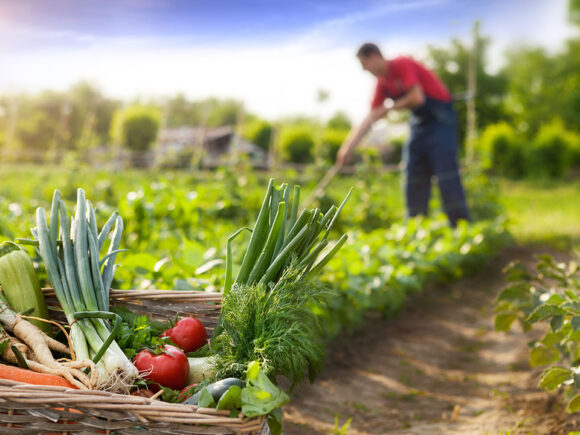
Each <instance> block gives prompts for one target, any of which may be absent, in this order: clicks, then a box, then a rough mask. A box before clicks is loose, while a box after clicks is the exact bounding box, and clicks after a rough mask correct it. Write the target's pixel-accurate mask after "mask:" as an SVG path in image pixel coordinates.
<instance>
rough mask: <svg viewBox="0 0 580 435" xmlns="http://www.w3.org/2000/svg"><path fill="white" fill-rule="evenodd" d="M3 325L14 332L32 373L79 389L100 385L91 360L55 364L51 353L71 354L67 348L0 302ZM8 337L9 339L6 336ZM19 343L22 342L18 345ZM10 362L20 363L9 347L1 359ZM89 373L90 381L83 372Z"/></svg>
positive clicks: (0, 321) (12, 341)
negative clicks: (60, 379)
mask: <svg viewBox="0 0 580 435" xmlns="http://www.w3.org/2000/svg"><path fill="white" fill-rule="evenodd" d="M0 323H1V324H2V325H4V327H5V328H6V329H7V330H9V331H12V333H13V334H14V336H15V338H14V337H9V339H10V342H11V344H15V346H16V348H17V349H18V350H19V351H20V353H21V354H22V356H23V358H24V362H25V363H26V365H27V366H28V367H29V368H30V369H31V370H33V371H35V372H38V373H45V374H51V375H58V376H62V377H63V378H65V379H66V380H67V381H68V382H69V383H70V384H72V385H74V386H75V387H76V388H79V389H83V390H86V389H92V388H94V387H95V385H96V383H97V369H96V365H95V364H94V363H93V362H92V361H91V360H82V361H65V362H62V361H61V362H59V361H56V360H55V359H54V358H53V356H52V352H51V350H55V351H58V352H61V353H65V354H70V350H69V348H68V347H67V346H65V345H64V344H62V343H60V342H58V341H56V340H54V339H53V338H50V337H49V336H48V335H46V334H45V333H44V332H43V331H42V330H41V329H40V328H38V327H37V326H35V325H33V324H32V323H30V322H28V321H27V320H24V319H23V318H22V317H20V316H19V315H18V314H16V313H15V312H13V311H12V310H11V309H10V308H9V307H8V305H7V304H6V302H5V301H3V300H2V299H1V298H0ZM6 337H8V336H7V335H6ZM17 339H19V340H21V342H18V341H17ZM2 356H3V357H4V358H5V359H6V360H7V361H8V362H11V363H14V364H18V359H17V357H16V355H15V354H14V352H13V351H12V349H11V347H7V348H6V349H5V350H4V352H3V355H2ZM84 369H90V371H91V376H90V377H89V376H88V375H87V374H86V373H85V372H84V371H83V370H84Z"/></svg>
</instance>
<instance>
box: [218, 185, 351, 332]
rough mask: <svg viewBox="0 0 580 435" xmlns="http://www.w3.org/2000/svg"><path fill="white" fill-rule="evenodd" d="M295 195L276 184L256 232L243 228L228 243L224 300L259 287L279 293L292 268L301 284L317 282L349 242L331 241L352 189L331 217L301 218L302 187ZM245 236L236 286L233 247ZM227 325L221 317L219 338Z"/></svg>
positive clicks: (309, 214) (306, 214) (315, 213)
mask: <svg viewBox="0 0 580 435" xmlns="http://www.w3.org/2000/svg"><path fill="white" fill-rule="evenodd" d="M290 190H291V189H290V186H288V184H286V183H282V184H281V185H278V186H276V185H275V184H274V179H270V181H269V183H268V187H267V190H266V196H265V197H264V200H263V202H262V206H261V208H260V211H259V213H258V217H257V218H256V223H255V224H254V227H253V228H252V229H249V228H242V229H240V230H238V231H236V232H235V233H234V234H233V235H232V236H231V237H230V238H229V239H228V241H227V246H226V277H225V285H224V295H227V294H228V293H229V292H230V290H231V289H232V286H245V287H251V286H254V285H259V286H264V287H265V288H266V289H268V291H276V285H277V284H278V283H279V282H280V278H281V277H282V276H283V275H284V273H285V272H286V271H287V270H288V269H289V267H290V266H292V267H293V269H295V270H297V271H298V275H299V279H300V280H312V279H314V278H315V277H316V276H317V275H318V274H319V273H320V272H321V271H322V269H323V267H324V266H325V265H326V264H327V263H328V262H329V261H330V259H331V258H332V257H333V256H334V255H335V254H336V253H337V252H338V250H339V249H340V248H341V247H342V246H343V245H344V243H345V242H346V240H347V235H346V234H342V235H341V236H340V237H339V239H338V240H337V241H336V242H334V243H332V244H330V242H329V236H330V234H331V231H332V229H333V228H334V225H335V223H336V220H337V218H338V216H339V214H340V212H341V211H342V209H343V207H344V205H345V204H346V202H347V200H348V198H349V197H350V195H351V192H352V189H350V190H349V192H348V193H347V195H346V197H345V198H344V200H343V201H342V203H341V204H340V205H339V206H338V207H337V206H336V205H333V206H332V207H331V208H330V209H328V210H327V211H326V212H325V213H322V211H321V210H320V209H318V208H317V209H312V210H309V209H305V210H302V212H301V213H300V214H298V209H299V201H300V186H298V185H296V186H294V188H293V189H292V191H293V193H292V195H290ZM243 230H249V231H251V233H252V235H251V236H250V241H249V243H248V247H247V248H246V251H245V253H244V256H243V259H242V264H241V266H240V270H239V272H238V274H237V276H236V278H235V280H234V278H233V272H232V270H233V258H232V257H233V255H232V242H233V240H234V239H235V238H236V237H237V236H238V235H239V234H240V233H241V232H242V231H243ZM222 321H223V319H222V316H220V319H219V320H218V326H217V328H216V333H215V334H214V336H217V335H218V334H219V333H220V332H221V329H222Z"/></svg>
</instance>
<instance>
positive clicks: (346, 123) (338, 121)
mask: <svg viewBox="0 0 580 435" xmlns="http://www.w3.org/2000/svg"><path fill="white" fill-rule="evenodd" d="M326 126H327V127H328V128H332V129H337V130H350V128H351V127H352V122H351V120H350V118H349V117H348V115H347V114H346V113H344V112H336V113H335V114H334V115H333V116H332V118H330V119H329V120H328V122H327V123H326Z"/></svg>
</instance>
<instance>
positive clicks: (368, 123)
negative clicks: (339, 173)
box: [336, 106, 389, 166]
mask: <svg viewBox="0 0 580 435" xmlns="http://www.w3.org/2000/svg"><path fill="white" fill-rule="evenodd" d="M388 111H389V108H388V107H384V106H381V107H376V108H374V109H372V110H371V111H370V112H369V114H368V115H367V116H366V117H365V119H364V120H363V122H362V123H361V124H360V125H359V126H358V127H355V128H353V129H352V130H351V131H350V133H349V134H348V136H347V137H346V139H345V140H344V142H343V143H342V145H341V146H340V149H339V150H338V154H337V155H336V164H337V165H339V166H343V165H344V164H345V163H348V161H349V160H350V158H351V157H352V153H353V152H354V149H355V148H356V146H357V145H358V144H359V143H360V141H361V140H362V138H363V137H364V136H365V134H367V132H368V131H369V130H370V128H371V127H372V125H373V124H374V123H375V121H377V120H379V119H381V118H383V117H384V116H385V115H386V114H387V112H388Z"/></svg>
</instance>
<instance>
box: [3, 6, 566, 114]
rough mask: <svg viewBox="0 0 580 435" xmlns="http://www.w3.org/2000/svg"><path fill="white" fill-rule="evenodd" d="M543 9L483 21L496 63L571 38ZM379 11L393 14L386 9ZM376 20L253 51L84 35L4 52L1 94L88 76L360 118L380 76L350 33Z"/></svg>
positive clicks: (414, 50)
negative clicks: (521, 48)
mask: <svg viewBox="0 0 580 435" xmlns="http://www.w3.org/2000/svg"><path fill="white" fill-rule="evenodd" d="M435 3H438V2H437V1H426V2H425V1H417V2H413V3H410V5H411V6H412V5H415V6H417V5H423V6H424V5H427V4H429V5H433V4H435ZM545 3H546V6H543V5H540V6H537V7H535V8H528V9H525V10H523V9H521V8H519V9H518V11H519V12H518V17H517V20H514V19H513V18H510V16H508V12H510V8H509V7H507V6H506V11H503V12H502V11H498V13H497V14H494V15H493V17H490V18H488V19H487V20H484V22H483V25H482V33H483V34H493V35H494V41H495V42H494V44H493V45H492V51H491V53H490V54H491V61H492V63H494V65H497V64H499V62H500V59H502V56H503V54H502V50H503V49H505V47H506V46H507V44H508V43H510V42H511V41H513V40H514V39H518V38H524V39H526V40H528V41H530V42H531V43H534V44H542V45H545V46H549V47H557V46H558V44H560V43H561V41H562V40H563V39H564V38H565V37H566V36H568V34H569V31H570V29H569V26H565V25H564V15H563V14H564V8H563V5H564V4H565V3H566V2H565V0H558V1H557V2H545ZM536 5H537V4H536ZM408 7H410V6H408ZM378 11H379V12H381V11H382V13H384V14H386V13H388V12H389V10H388V8H387V9H384V10H382V9H380V10H378ZM375 12H376V11H375ZM511 12H513V11H511ZM511 12H510V13H511ZM370 16H371V15H365V12H361V13H360V14H357V15H355V16H350V17H345V18H344V19H343V20H342V21H341V22H342V23H343V24H344V25H343V26H342V27H341V28H340V29H338V28H336V27H332V26H330V24H329V22H327V23H322V24H321V25H320V26H318V27H314V28H311V29H309V30H308V31H306V32H304V33H302V34H299V35H295V36H294V37H292V38H289V39H288V40H286V41H282V42H280V41H265V42H264V43H262V44H260V45H259V46H253V47H252V46H247V45H245V44H244V41H239V43H237V44H236V45H235V46H232V45H223V44H222V45H215V44H209V45H208V44H202V43H199V42H198V43H196V44H189V45H188V44H185V43H184V41H179V40H174V41H168V40H159V39H151V40H144V39H135V38H122V39H103V38H100V39H94V38H90V37H89V36H90V35H78V36H79V38H80V39H81V40H83V39H85V42H86V40H87V39H89V42H88V43H85V44H83V47H82V48H81V47H80V46H79V48H74V49H73V48H68V49H60V50H56V49H51V50H50V51H46V52H42V51H40V52H39V51H38V50H37V51H35V52H33V54H31V52H28V51H22V52H16V53H14V52H13V51H10V52H9V51H7V50H4V51H2V50H1V49H0V62H1V63H2V65H3V66H4V68H3V72H2V75H0V93H3V92H6V91H11V92H14V91H31V92H34V91H38V90H40V89H46V88H51V89H60V90H64V89H67V88H68V87H69V86H70V85H71V84H72V83H74V82H75V81H78V80H80V79H88V80H90V81H93V82H95V83H96V84H98V85H100V87H101V88H102V90H103V92H105V94H107V95H111V96H114V97H120V98H126V99H130V98H134V97H136V96H141V97H144V98H147V97H151V96H168V95H174V94H176V93H178V92H184V93H185V95H187V96H188V97H189V98H191V99H200V98H205V97H208V96H217V97H221V98H236V99H239V100H242V101H244V102H245V104H246V107H247V109H248V110H249V111H251V112H253V113H257V114H259V115H260V116H263V117H267V118H270V119H273V118H277V117H280V116H288V115H292V114H307V115H322V116H323V117H328V116H329V115H331V114H332V113H333V112H335V111H336V110H343V111H345V112H347V113H348V114H349V115H350V116H351V117H352V118H353V119H354V120H355V121H358V120H360V119H362V117H363V116H364V115H365V113H366V111H367V110H368V104H369V101H370V98H371V93H372V89H373V85H374V79H373V78H372V77H371V76H370V75H369V74H367V73H364V72H363V71H362V70H361V68H360V65H359V64H358V62H357V60H356V58H355V56H354V51H355V50H356V48H357V45H358V44H359V43H360V42H362V41H361V40H359V39H358V38H359V37H360V31H359V33H357V35H358V36H357V37H356V40H353V39H355V38H354V37H352V36H351V37H349V36H348V34H349V33H348V32H347V29H349V28H350V27H349V26H350V25H351V24H352V23H353V22H357V23H358V25H359V26H360V25H361V23H363V24H364V20H365V19H367V18H368V17H370ZM339 21H340V20H339ZM512 21H513V22H512ZM337 22H338V21H337ZM518 23H519V24H518ZM469 27H470V23H463V24H460V25H458V26H455V27H453V28H452V30H455V31H456V30H457V29H460V28H462V29H463V31H465V34H464V35H459V36H464V37H466V38H468V37H469V33H468V31H466V29H468V28H469ZM536 29H538V30H536ZM540 29H541V30H540ZM0 32H1V31H0ZM29 32H32V30H29ZM2 36H3V35H2V34H1V33H0V37H2ZM60 36H62V35H60ZM64 36H68V37H71V38H76V36H75V35H64ZM451 36H456V35H451V34H446V35H441V36H439V37H438V39H430V40H429V41H427V40H425V39H424V37H419V36H416V37H413V36H404V35H402V36H400V37H396V38H393V37H389V38H383V39H379V40H378V41H377V42H378V43H379V44H380V46H381V47H384V51H385V53H386V55H387V56H395V55H398V54H411V55H413V56H415V57H417V58H422V57H424V56H425V53H426V43H427V42H428V43H430V44H435V45H443V44H446V43H447V41H448V38H450V37H451ZM79 38H76V39H77V40H78V39H79ZM370 39H374V38H370ZM318 89H325V90H327V91H329V92H330V99H329V100H328V101H327V102H326V103H324V104H323V106H322V107H320V106H319V105H318V104H317V102H316V94H317V90H318Z"/></svg>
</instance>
